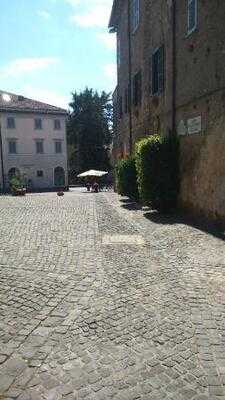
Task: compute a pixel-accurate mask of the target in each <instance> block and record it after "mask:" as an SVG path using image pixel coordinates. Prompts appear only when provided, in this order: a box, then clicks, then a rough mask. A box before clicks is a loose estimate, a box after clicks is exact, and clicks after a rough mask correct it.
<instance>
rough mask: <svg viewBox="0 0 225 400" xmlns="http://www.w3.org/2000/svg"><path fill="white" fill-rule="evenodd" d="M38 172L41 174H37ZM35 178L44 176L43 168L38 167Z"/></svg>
mask: <svg viewBox="0 0 225 400" xmlns="http://www.w3.org/2000/svg"><path fill="white" fill-rule="evenodd" d="M39 172H42V174H41V175H39ZM36 175H37V178H40V179H41V178H44V171H43V169H39V170H37V174H36Z"/></svg>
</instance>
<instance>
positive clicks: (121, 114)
mask: <svg viewBox="0 0 225 400" xmlns="http://www.w3.org/2000/svg"><path fill="white" fill-rule="evenodd" d="M122 116H123V98H122V96H120V98H119V118H122Z"/></svg>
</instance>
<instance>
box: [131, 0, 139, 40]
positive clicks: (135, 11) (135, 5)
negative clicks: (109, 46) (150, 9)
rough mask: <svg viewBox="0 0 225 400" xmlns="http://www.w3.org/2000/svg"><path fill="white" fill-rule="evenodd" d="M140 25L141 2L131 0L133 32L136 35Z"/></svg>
mask: <svg viewBox="0 0 225 400" xmlns="http://www.w3.org/2000/svg"><path fill="white" fill-rule="evenodd" d="M139 24H140V0H131V31H132V33H133V34H134V33H135V32H136V30H137V29H138V27H139Z"/></svg>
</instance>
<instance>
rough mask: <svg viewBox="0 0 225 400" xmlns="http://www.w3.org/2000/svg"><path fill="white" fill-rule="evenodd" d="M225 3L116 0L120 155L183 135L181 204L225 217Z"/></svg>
mask: <svg viewBox="0 0 225 400" xmlns="http://www.w3.org/2000/svg"><path fill="white" fill-rule="evenodd" d="M224 16H225V2H224V1H222V0H217V1H212V0H204V1H203V0H179V1H178V0H155V1H149V0H114V2H113V8H112V14H111V18H110V23H109V28H110V31H113V32H116V34H117V71H118V85H117V90H116V92H115V93H116V96H114V104H115V109H116V117H115V120H116V122H115V126H116V130H115V131H116V137H115V139H114V150H113V154H114V155H115V157H116V158H118V157H121V156H126V155H127V154H130V153H131V152H132V151H133V148H134V143H135V141H136V140H137V139H138V138H140V137H144V136H148V135H151V134H155V133H157V134H161V135H170V134H177V135H179V136H180V138H181V159H180V167H181V168H180V170H181V190H180V205H181V206H182V207H183V208H186V209H188V210H190V211H191V212H192V213H196V214H199V215H200V214H202V215H204V216H207V217H209V218H216V219H223V220H225V69H224V65H225V42H224V38H225V24H224Z"/></svg>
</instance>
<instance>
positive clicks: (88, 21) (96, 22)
mask: <svg viewBox="0 0 225 400" xmlns="http://www.w3.org/2000/svg"><path fill="white" fill-rule="evenodd" d="M66 1H67V3H69V4H70V5H71V6H73V7H74V8H75V10H76V6H77V5H80V4H82V6H83V8H84V11H83V12H78V13H75V14H74V15H73V16H72V17H71V18H70V19H71V21H72V22H74V23H75V24H76V25H79V26H81V27H85V28H89V27H98V28H102V27H104V28H105V27H107V25H108V22H109V17H110V12H111V7H112V0H82V1H81V0H66Z"/></svg>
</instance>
